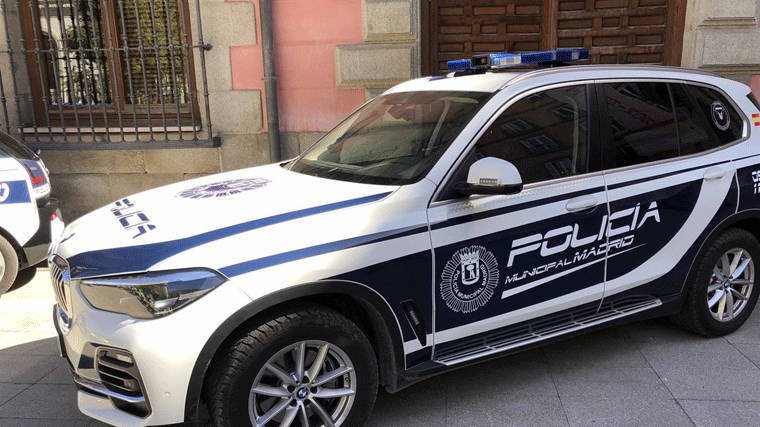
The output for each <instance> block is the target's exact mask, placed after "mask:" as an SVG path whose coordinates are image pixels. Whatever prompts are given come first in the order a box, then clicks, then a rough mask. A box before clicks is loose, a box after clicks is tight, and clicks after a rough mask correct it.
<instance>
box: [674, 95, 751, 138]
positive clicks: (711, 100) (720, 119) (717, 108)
mask: <svg viewBox="0 0 760 427" xmlns="http://www.w3.org/2000/svg"><path fill="white" fill-rule="evenodd" d="M688 88H689V92H690V93H691V95H692V97H693V98H694V101H695V102H696V104H697V108H698V109H699V111H700V113H702V117H703V118H704V119H705V122H706V123H707V126H706V128H705V130H706V131H707V132H708V133H710V136H711V137H712V138H714V140H716V141H717V142H718V143H719V144H728V143H730V142H734V141H736V140H737V139H739V138H741V137H742V130H743V127H744V121H743V120H742V118H741V116H740V115H739V113H737V112H736V110H734V107H733V106H731V104H730V103H729V102H728V101H727V100H726V98H725V97H724V96H723V95H721V94H720V92H718V91H716V90H713V89H710V88H706V87H704V86H695V85H689V86H688Z"/></svg>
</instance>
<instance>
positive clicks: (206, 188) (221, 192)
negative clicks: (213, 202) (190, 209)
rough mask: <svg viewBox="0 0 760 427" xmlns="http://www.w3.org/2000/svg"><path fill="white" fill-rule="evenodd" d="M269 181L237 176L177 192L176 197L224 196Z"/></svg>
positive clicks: (264, 184) (204, 197) (206, 197)
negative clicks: (237, 177)
mask: <svg viewBox="0 0 760 427" xmlns="http://www.w3.org/2000/svg"><path fill="white" fill-rule="evenodd" d="M270 182H271V181H269V180H267V179H264V178H239V179H230V180H227V181H221V182H214V183H211V184H204V185H199V186H197V187H193V188H190V189H188V190H183V191H180V192H179V193H177V197H179V198H183V199H208V198H210V197H224V196H231V195H233V194H238V193H242V192H244V191H248V190H255V189H257V188H261V187H265V186H266V185H267V184H269V183H270Z"/></svg>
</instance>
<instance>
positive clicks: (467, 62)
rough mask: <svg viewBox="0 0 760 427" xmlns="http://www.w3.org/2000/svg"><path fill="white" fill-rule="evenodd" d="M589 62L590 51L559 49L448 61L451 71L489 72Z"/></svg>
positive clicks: (493, 54) (491, 54)
mask: <svg viewBox="0 0 760 427" xmlns="http://www.w3.org/2000/svg"><path fill="white" fill-rule="evenodd" d="M586 60H588V49H558V50H547V51H544V52H528V53H485V54H478V55H473V57H472V59H460V60H457V61H448V62H447V63H446V64H447V66H448V69H449V71H466V70H483V71H485V70H489V69H499V68H508V67H514V66H517V65H524V64H534V63H537V64H539V65H548V66H552V65H557V64H559V63H563V62H566V61H586Z"/></svg>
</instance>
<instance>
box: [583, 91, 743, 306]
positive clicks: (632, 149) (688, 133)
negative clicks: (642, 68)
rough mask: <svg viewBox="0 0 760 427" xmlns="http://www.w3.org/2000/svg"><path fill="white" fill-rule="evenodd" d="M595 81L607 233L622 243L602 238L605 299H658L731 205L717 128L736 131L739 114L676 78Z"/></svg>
mask: <svg viewBox="0 0 760 427" xmlns="http://www.w3.org/2000/svg"><path fill="white" fill-rule="evenodd" d="M597 90H598V94H599V96H600V102H599V103H600V109H601V110H602V117H605V118H606V120H603V122H602V132H603V141H604V144H603V148H602V150H603V158H604V167H605V169H606V171H605V174H604V177H605V181H606V183H607V188H608V198H609V206H610V212H611V214H610V220H609V225H608V227H609V231H608V234H609V237H610V239H620V241H621V242H622V243H621V245H620V246H619V247H615V246H614V245H610V251H609V253H608V260H607V274H606V285H605V295H604V298H605V305H606V304H607V303H611V304H614V305H618V306H619V305H622V304H635V303H639V302H642V301H653V300H654V301H657V300H659V299H662V298H666V297H668V296H672V295H675V294H677V293H679V292H680V291H681V289H682V286H683V284H684V279H685V277H686V275H687V274H688V271H689V268H690V264H691V260H693V256H694V255H695V253H696V250H697V249H698V247H699V245H700V244H701V243H702V242H703V241H704V239H705V237H706V235H707V233H708V232H709V230H711V229H712V228H713V227H714V226H715V225H717V223H718V222H719V221H720V220H721V219H723V218H726V217H727V216H728V215H730V214H732V213H733V212H734V211H735V209H736V203H737V189H736V182H735V178H734V175H735V172H736V171H735V167H734V166H733V165H732V163H731V159H730V157H729V153H728V151H726V150H722V149H721V148H720V146H721V144H722V142H721V140H720V136H721V135H724V134H726V133H729V132H739V133H741V131H742V128H743V120H742V118H741V117H739V116H738V115H737V114H736V112H735V111H734V110H733V108H732V106H731V104H730V102H729V101H728V100H727V99H726V98H725V97H723V96H722V95H720V93H718V92H717V91H712V92H710V97H711V99H709V100H708V99H702V100H700V99H697V97H695V92H694V91H693V90H691V89H690V86H688V85H685V84H682V83H679V82H663V81H634V82H631V81H607V82H600V83H599V85H598V86H597ZM703 103H706V105H705V106H704V107H705V108H702V104H703ZM731 122H733V124H731ZM731 126H733V127H731ZM721 128H724V129H723V130H721ZM719 134H721V135H719ZM729 139H731V138H729ZM687 255H689V256H687Z"/></svg>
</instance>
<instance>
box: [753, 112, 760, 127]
mask: <svg viewBox="0 0 760 427" xmlns="http://www.w3.org/2000/svg"><path fill="white" fill-rule="evenodd" d="M752 123H754V124H755V126H760V114H757V113H755V114H753V115H752Z"/></svg>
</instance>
